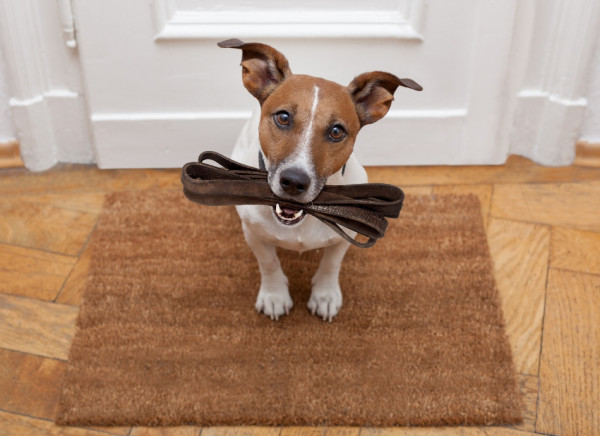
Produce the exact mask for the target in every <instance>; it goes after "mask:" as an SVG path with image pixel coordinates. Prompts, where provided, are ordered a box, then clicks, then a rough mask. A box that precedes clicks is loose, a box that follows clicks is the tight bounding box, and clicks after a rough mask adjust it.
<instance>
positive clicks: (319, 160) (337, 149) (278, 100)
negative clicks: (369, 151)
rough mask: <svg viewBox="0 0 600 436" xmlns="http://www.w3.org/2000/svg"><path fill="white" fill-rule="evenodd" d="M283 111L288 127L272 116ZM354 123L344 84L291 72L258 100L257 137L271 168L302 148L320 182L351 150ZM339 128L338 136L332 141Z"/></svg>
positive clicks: (356, 127)
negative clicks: (259, 117) (274, 88)
mask: <svg viewBox="0 0 600 436" xmlns="http://www.w3.org/2000/svg"><path fill="white" fill-rule="evenodd" d="M315 87H318V100H317V102H316V107H314V105H315V93H316V92H317V91H316V90H315ZM313 107H314V109H315V111H314V113H312V110H313ZM283 112H285V113H287V114H289V124H288V125H283V124H281V123H278V122H277V121H276V115H277V114H280V113H283ZM311 122H312V126H311ZM360 127H361V126H360V121H359V119H358V115H357V113H356V107H355V105H354V102H353V100H352V98H351V96H350V93H349V92H348V90H347V88H346V87H344V86H342V85H339V84H337V83H335V82H331V81H328V80H325V79H320V78H315V77H311V76H304V75H293V76H291V77H290V78H288V79H287V80H285V81H284V82H283V83H282V84H281V85H279V87H278V88H277V89H276V90H275V91H274V92H273V93H272V94H271V95H270V96H269V98H267V99H266V100H265V101H264V103H263V105H262V115H261V122H260V127H259V138H260V143H261V147H262V150H263V153H264V154H265V156H266V157H267V159H268V160H269V162H270V165H271V167H273V168H276V167H278V166H279V165H280V164H281V163H282V162H283V161H284V160H286V159H289V158H290V157H292V156H293V155H294V154H295V153H298V152H299V151H300V148H302V147H307V152H308V153H309V155H310V159H311V161H312V165H313V166H314V171H315V173H316V176H317V178H318V179H319V181H322V183H324V182H325V180H326V179H327V178H328V177H329V176H331V175H332V174H334V173H336V172H337V171H339V170H340V169H341V168H342V166H344V164H345V163H346V161H347V160H348V158H349V157H350V155H351V154H352V149H353V147H354V142H355V139H356V135H357V134H358V131H359V130H360ZM340 128H341V129H343V136H342V138H340V139H338V138H337V137H338V136H339V134H340ZM332 129H334V130H332Z"/></svg>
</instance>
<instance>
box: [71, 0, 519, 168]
mask: <svg viewBox="0 0 600 436" xmlns="http://www.w3.org/2000/svg"><path fill="white" fill-rule="evenodd" d="M248 3H249V2H246V1H241V0H230V1H226V0H225V1H219V2H217V1H202V0H155V1H149V0H131V1H128V2H121V1H117V0H75V1H74V11H75V20H76V25H77V39H78V46H79V51H80V57H81V64H82V71H83V77H84V82H85V87H86V96H87V103H88V109H89V111H90V117H91V127H92V130H93V136H94V143H95V149H96V154H97V160H98V164H99V166H100V167H102V168H116V167H178V166H181V165H182V164H183V163H185V162H188V161H190V160H193V159H194V158H195V157H196V156H197V155H198V154H199V152H200V151H202V150H208V149H211V150H216V151H219V152H222V153H225V154H228V153H229V152H230V150H231V148H232V147H233V144H234V142H235V139H236V137H237V135H238V132H239V131H240V129H241V126H242V125H243V122H244V120H245V119H247V118H248V117H249V116H250V113H251V111H252V110H254V109H256V108H257V107H258V104H257V103H256V101H255V100H254V99H253V97H251V96H250V94H248V92H247V91H246V90H245V89H244V88H243V86H242V83H241V77H240V76H241V74H240V67H239V62H240V52H239V51H237V50H223V49H220V48H218V47H217V45H216V43H217V41H219V40H223V39H228V38H232V37H240V38H244V39H247V40H255V41H261V42H266V43H268V44H271V45H273V46H274V47H276V48H277V49H278V50H280V51H281V52H283V53H284V54H285V55H286V57H287V58H288V60H289V61H290V66H291V68H292V71H294V72H297V73H306V74H311V75H315V76H321V77H325V78H327V79H330V80H335V81H337V82H339V83H342V84H346V83H349V82H350V81H351V80H352V78H353V77H354V76H355V75H357V74H359V73H361V72H364V71H371V70H383V71H389V72H392V73H394V74H396V75H398V76H400V77H410V78H412V79H414V80H416V81H417V82H418V83H420V84H421V85H422V86H423V87H424V91H423V92H420V93H418V92H414V91H412V90H408V89H404V88H401V89H399V90H398V91H397V92H396V99H395V101H394V103H393V105H392V110H391V111H390V113H389V114H388V115H387V116H386V118H384V119H383V120H382V121H380V122H378V123H376V124H375V125H372V126H367V127H365V129H363V131H362V132H361V133H360V134H359V139H358V141H357V146H356V151H357V154H358V156H359V158H360V160H361V162H362V163H364V164H368V165H405V164H417V165H418V164H462V163H469V164H471V163H501V162H503V161H504V159H505V158H506V156H507V153H508V151H507V150H508V147H507V144H506V143H505V140H504V139H503V138H502V137H499V135H497V132H498V131H499V130H500V129H501V127H502V125H503V123H506V122H507V121H506V120H505V119H503V117H502V116H501V114H502V110H503V107H504V104H505V103H504V99H503V92H504V84H505V75H506V68H507V64H508V62H507V59H508V56H509V54H510V44H511V36H512V26H513V22H512V20H513V19H514V11H515V5H516V1H515V0H506V1H503V2H494V1H491V0H485V1H483V0H454V1H452V2H446V1H443V0H431V1H425V0H377V1H373V2H364V1H358V0H352V1H347V2H344V3H343V4H344V7H343V10H340V9H339V7H338V6H336V5H339V4H340V2H334V1H333V0H321V1H316V0H310V1H306V2H302V9H299V8H298V6H297V4H296V5H291V6H290V3H287V2H276V1H272V0H260V1H257V2H252V5H253V6H252V8H249V7H248V6H246V5H247V4H248ZM450 3H451V4H450ZM282 4H283V5H282ZM365 5H368V6H365ZM365 8H368V9H365ZM352 29H354V31H353V30H352Z"/></svg>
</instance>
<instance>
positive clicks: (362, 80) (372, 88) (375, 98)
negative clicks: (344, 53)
mask: <svg viewBox="0 0 600 436" xmlns="http://www.w3.org/2000/svg"><path fill="white" fill-rule="evenodd" d="M398 86H404V87H406V88H410V89H414V90H416V91H422V90H423V88H422V87H421V85H419V84H418V83H417V82H415V81H414V80H411V79H399V78H398V77H396V76H394V75H393V74H390V73H384V72H382V71H373V72H371V73H364V74H361V75H359V76H356V77H355V78H354V80H353V81H352V82H351V83H350V85H348V91H349V92H350V95H351V96H352V99H353V100H354V105H355V106H356V113H357V114H358V119H359V120H360V124H361V126H364V125H366V124H371V123H374V122H375V121H378V120H380V119H382V118H383V117H384V116H385V114H387V112H388V110H389V109H390V106H391V105H392V100H394V92H396V88H398Z"/></svg>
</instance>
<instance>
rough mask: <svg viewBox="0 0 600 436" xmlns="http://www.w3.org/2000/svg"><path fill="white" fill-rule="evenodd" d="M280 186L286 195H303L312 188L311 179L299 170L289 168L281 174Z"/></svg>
mask: <svg viewBox="0 0 600 436" xmlns="http://www.w3.org/2000/svg"><path fill="white" fill-rule="evenodd" d="M279 184H280V185H281V187H282V188H283V190H284V191H285V193H286V194H289V195H294V196H296V195H301V194H302V193H303V192H305V191H306V190H307V189H308V187H309V186H310V177H309V176H308V174H306V173H305V172H304V171H302V170H301V169H299V168H287V169H285V170H283V171H282V172H281V176H280V178H279Z"/></svg>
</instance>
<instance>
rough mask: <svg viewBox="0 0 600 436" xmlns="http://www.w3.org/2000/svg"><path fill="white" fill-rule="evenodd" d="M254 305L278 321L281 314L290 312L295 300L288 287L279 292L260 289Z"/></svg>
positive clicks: (259, 310)
mask: <svg viewBox="0 0 600 436" xmlns="http://www.w3.org/2000/svg"><path fill="white" fill-rule="evenodd" d="M254 307H256V310H257V311H258V312H261V313H264V314H265V315H267V316H268V317H269V318H271V319H272V320H275V321H277V320H279V317H280V316H283V315H289V314H290V310H292V307H294V302H293V301H292V298H291V297H290V293H289V291H288V290H287V289H286V290H285V292H278V293H273V292H264V291H259V293H258V298H257V299H256V304H255V305H254Z"/></svg>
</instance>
